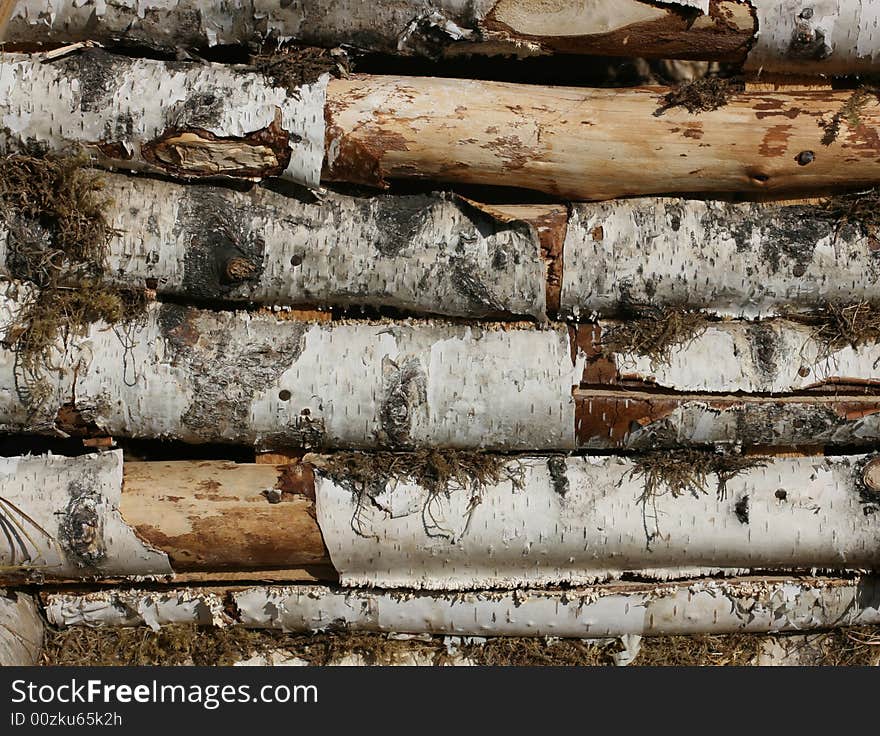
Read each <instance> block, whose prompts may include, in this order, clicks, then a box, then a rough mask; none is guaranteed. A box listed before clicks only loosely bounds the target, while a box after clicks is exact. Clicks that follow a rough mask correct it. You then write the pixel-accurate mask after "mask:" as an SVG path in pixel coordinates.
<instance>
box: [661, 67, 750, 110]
mask: <svg viewBox="0 0 880 736" xmlns="http://www.w3.org/2000/svg"><path fill="white" fill-rule="evenodd" d="M741 89H742V85H741V84H739V83H737V82H733V81H731V80H729V79H724V78H722V77H702V78H700V79H695V80H694V81H692V82H685V83H684V84H680V85H679V86H678V87H676V88H675V89H673V90H672V91H671V92H669V93H668V94H666V95H664V96H663V104H662V105H660V107H658V108H657V109H656V110H655V111H654V115H655V116H660V115H662V114H663V113H665V112H666V111H667V110H670V109H672V108H674V107H683V108H684V109H685V110H687V111H688V112H689V113H698V112H710V111H712V110H717V109H718V108H719V107H724V106H725V105H726V104H728V103H729V102H730V98H731V95H732V94H733V93H734V92H737V91H740V90H741Z"/></svg>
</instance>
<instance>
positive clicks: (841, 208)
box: [822, 188, 880, 241]
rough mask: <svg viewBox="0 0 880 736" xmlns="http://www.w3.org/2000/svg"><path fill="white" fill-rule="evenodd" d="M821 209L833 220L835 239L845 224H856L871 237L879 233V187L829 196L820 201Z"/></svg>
mask: <svg viewBox="0 0 880 736" xmlns="http://www.w3.org/2000/svg"><path fill="white" fill-rule="evenodd" d="M822 211H823V212H824V213H825V214H826V215H827V216H828V217H830V218H832V219H833V220H834V222H835V225H834V239H835V241H836V240H837V236H838V234H839V233H840V230H841V228H842V227H843V226H844V225H847V224H852V225H855V226H858V227H859V228H861V230H862V232H863V233H864V234H865V235H866V236H868V237H869V238H871V239H875V240H876V239H877V237H878V233H880V189H877V188H872V189H866V190H864V191H861V192H849V193H847V194H838V195H835V196H833V197H829V198H828V199H826V200H825V201H824V202H823V203H822Z"/></svg>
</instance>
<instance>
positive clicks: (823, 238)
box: [561, 198, 880, 319]
mask: <svg viewBox="0 0 880 736" xmlns="http://www.w3.org/2000/svg"><path fill="white" fill-rule="evenodd" d="M878 247H880V246H878V243H877V241H876V240H875V239H874V238H872V237H870V236H869V235H867V234H865V233H864V232H863V231H862V230H861V228H859V227H858V226H857V225H854V224H849V223H845V224H842V225H840V224H838V223H837V222H836V221H835V220H834V218H833V217H831V216H829V215H827V214H825V213H823V211H822V209H821V208H820V207H817V206H815V205H812V206H811V205H804V204H790V205H786V204H782V205H780V204H754V203H741V204H732V203H726V202H717V201H716V202H713V201H695V200H692V201H688V200H682V199H655V198H651V199H633V200H618V201H614V202H599V203H595V204H580V205H575V206H574V207H573V208H572V214H571V217H570V218H569V223H568V230H567V233H566V238H565V249H564V259H563V262H564V267H563V281H562V294H561V313H562V314H563V315H564V316H567V317H573V318H575V319H577V318H578V317H587V318H589V317H590V316H591V315H592V314H594V313H596V314H600V315H603V316H611V317H613V316H615V314H616V313H619V310H620V308H621V306H622V305H625V304H627V303H637V304H654V305H657V306H660V307H662V306H666V305H676V306H681V307H688V308H692V309H700V310H704V311H706V312H710V313H714V314H717V315H722V316H730V317H747V318H750V319H751V318H755V317H768V316H773V315H775V314H779V313H780V312H781V311H792V310H798V309H801V310H809V309H812V308H816V307H817V306H819V305H821V304H822V303H823V302H826V301H830V302H835V303H843V304H847V303H850V304H852V303H857V302H860V301H863V300H871V299H873V298H875V296H876V289H875V287H874V284H875V282H876V280H877V279H878V278H880V262H878V259H877V256H876V252H877V248H878Z"/></svg>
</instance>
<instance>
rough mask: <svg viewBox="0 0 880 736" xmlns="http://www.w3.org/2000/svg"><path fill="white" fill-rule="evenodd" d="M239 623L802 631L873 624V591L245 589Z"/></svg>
mask: <svg viewBox="0 0 880 736" xmlns="http://www.w3.org/2000/svg"><path fill="white" fill-rule="evenodd" d="M233 597H234V600H235V603H236V607H237V609H238V612H239V617H240V620H241V623H242V624H243V625H245V626H251V627H257V628H279V629H284V630H286V631H316V630H318V631H320V630H323V629H326V628H327V627H328V626H331V625H346V626H348V627H349V628H350V629H352V630H355V631H396V632H402V633H422V632H429V633H432V634H450V635H465V636H560V637H573V638H605V637H610V636H625V635H633V634H635V635H642V636H655V635H662V634H698V633H718V634H721V633H734V632H771V631H805V630H810V629H821V628H832V627H838V626H851V625H861V624H876V623H878V622H880V611H878V605H880V604H878V597H877V590H876V583H875V582H874V581H873V580H872V579H871V578H863V579H861V580H858V581H855V582H853V581H842V580H837V581H835V580H832V579H829V580H821V579H816V580H784V579H783V580H778V579H777V580H762V579H760V578H758V579H748V578H746V579H744V580H737V581H716V580H704V581H697V582H683V583H679V584H675V585H663V586H647V585H645V586H632V588H630V589H629V590H627V589H626V586H624V588H623V589H622V590H621V589H618V588H615V586H608V587H597V588H586V589H584V588H575V589H573V590H566V591H555V590H545V589H535V590H514V591H466V592H457V593H447V592H436V593H401V592H399V591H390V592H389V591H381V590H368V589H357V590H338V589H333V588H325V587H317V586H315V587H306V586H296V587H291V588H268V589H266V588H253V589H250V590H246V591H241V592H238V593H234V594H233Z"/></svg>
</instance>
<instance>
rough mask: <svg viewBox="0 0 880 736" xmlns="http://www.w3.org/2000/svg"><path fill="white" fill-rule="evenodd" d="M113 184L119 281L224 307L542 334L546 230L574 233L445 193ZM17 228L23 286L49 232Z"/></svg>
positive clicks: (111, 270) (112, 268) (107, 188)
mask: <svg viewBox="0 0 880 736" xmlns="http://www.w3.org/2000/svg"><path fill="white" fill-rule="evenodd" d="M102 179H103V182H104V193H105V194H106V196H107V197H108V198H110V199H111V200H112V204H110V205H108V210H107V213H106V215H107V219H108V224H109V226H110V227H111V228H112V229H113V230H114V231H115V232H114V235H113V236H112V239H111V240H110V243H109V253H108V255H107V279H108V280H109V281H110V282H111V283H116V284H118V285H120V286H123V287H128V288H135V289H138V288H139V289H143V288H144V286H145V285H147V286H150V287H153V288H155V290H156V291H157V292H158V293H159V294H160V295H170V296H174V297H183V298H186V299H188V300H207V301H210V302H212V303H217V302H222V301H228V302H236V301H238V302H240V301H246V302H256V303H263V304H272V305H287V306H293V307H312V308H313V307H322V308H326V307H342V308H352V307H358V306H370V307H377V308H379V307H391V308H396V309H399V310H402V311H404V312H409V313H416V314H418V313H435V314H446V315H453V316H463V317H487V316H496V317H497V316H503V315H508V316H510V315H526V316H531V317H534V318H535V319H537V320H541V321H543V320H546V314H545V302H546V291H547V283H548V281H547V277H546V276H545V272H546V271H547V270H548V268H549V269H551V270H552V268H553V266H554V265H555V264H554V259H558V256H557V255H555V254H549V253H548V254H547V255H546V258H547V262H548V263H549V264H550V265H549V266H548V265H545V261H544V258H545V255H544V254H543V253H542V250H543V244H542V243H543V239H544V238H543V233H542V232H539V228H541V227H544V222H545V220H546V219H547V218H548V217H552V216H554V215H556V214H558V215H559V216H560V217H561V218H562V219H561V221H560V227H561V230H562V231H563V232H564V227H565V222H564V218H565V217H566V215H567V210H566V208H564V207H562V206H559V205H556V206H552V205H548V206H546V207H544V208H540V209H538V211H537V212H535V208H524V207H519V208H517V207H514V208H512V209H513V210H514V214H513V218H515V219H513V220H510V221H504V222H501V221H499V220H498V218H496V217H491V216H489V215H487V214H484V213H482V212H481V211H480V210H478V209H476V208H475V207H472V206H470V205H469V204H467V203H466V202H464V201H463V200H456V199H455V198H454V197H452V196H451V195H445V194H427V195H412V196H397V197H391V196H378V197H370V198H366V197H365V198H361V197H348V196H342V195H338V194H333V193H331V192H326V193H325V194H324V195H322V196H321V198H320V199H318V200H316V201H314V202H311V203H310V202H304V201H300V200H298V199H294V198H293V197H286V196H284V195H281V194H277V193H275V192H272V191H270V190H267V189H263V188H260V187H254V188H253V189H251V190H250V191H249V192H239V191H234V190H230V189H225V188H221V187H213V186H204V185H196V184H192V185H189V186H180V185H178V184H173V183H170V182H167V181H159V180H155V179H138V178H131V177H126V176H122V175H118V174H107V175H105V176H103V177H102ZM7 218H8V221H7V222H6V223H5V227H3V226H2V225H0V269H3V270H5V271H6V272H7V273H8V274H10V275H12V276H13V277H14V276H16V270H15V256H16V253H17V249H18V247H19V244H20V243H26V244H28V245H30V244H31V243H30V241H31V240H33V237H34V236H33V234H34V233H40V232H42V231H41V230H40V226H39V224H38V223H34V222H32V221H25V220H24V219H23V218H21V217H20V216H19V215H18V214H17V213H9V214H8V215H7ZM0 220H2V216H0ZM508 220H509V218H508ZM50 237H51V233H46V238H47V240H48V239H49V238H50ZM559 240H560V242H561V235H560V238H559ZM559 265H561V263H560V264H559ZM24 275H25V276H26V274H24ZM557 294H558V290H557ZM557 302H558V298H557Z"/></svg>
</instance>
